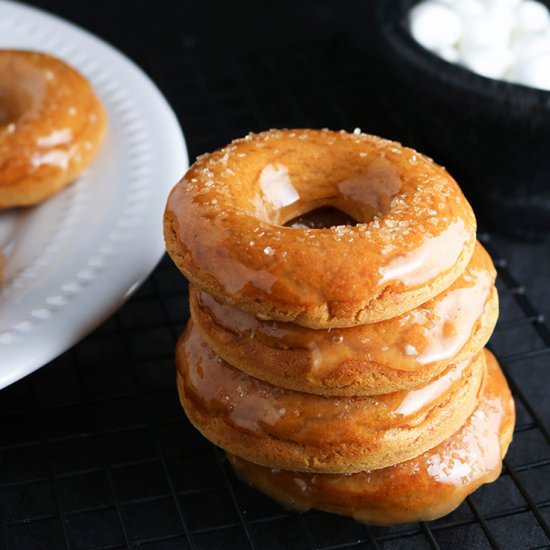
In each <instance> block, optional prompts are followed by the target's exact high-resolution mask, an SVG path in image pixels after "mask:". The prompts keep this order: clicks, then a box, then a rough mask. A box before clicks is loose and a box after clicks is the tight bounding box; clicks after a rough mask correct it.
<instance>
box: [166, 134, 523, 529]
mask: <svg viewBox="0 0 550 550" xmlns="http://www.w3.org/2000/svg"><path fill="white" fill-rule="evenodd" d="M322 207H332V208H335V209H338V210H339V211H341V212H343V213H345V214H346V215H347V216H348V217H349V218H352V219H353V220H354V221H355V222H356V223H355V224H354V225H353V224H352V225H334V226H330V227H307V226H305V225H303V224H300V223H292V220H296V218H298V217H299V216H302V215H304V214H307V213H309V212H312V211H315V210H316V209H319V208H322ZM164 223H165V239H166V245H167V249H168V252H169V254H170V255H171V257H172V258H173V260H174V262H175V263H176V265H177V266H178V267H179V268H180V270H181V271H182V272H183V273H184V274H185V276H186V277H187V278H188V279H189V281H190V282H191V287H190V306H191V316H192V321H191V322H190V323H189V325H188V328H187V330H186V331H185V333H184V334H183V335H182V338H181V339H180V342H179V343H178V347H177V350H176V361H177V366H178V385H179V390H180V397H181V400H182V404H183V406H184V408H185V410H186V413H187V415H188V416H189V418H190V420H191V421H192V422H193V423H194V424H195V426H196V427H197V428H198V429H199V430H201V431H202V433H203V434H204V435H205V436H206V437H207V438H209V439H210V440H211V441H213V442H214V443H216V444H217V445H219V446H221V447H223V448H224V449H226V450H227V451H228V452H230V453H232V455H235V456H232V457H231V460H232V462H233V464H234V465H235V467H236V468H237V469H238V470H239V471H241V473H242V474H243V475H244V476H245V477H247V478H249V479H251V480H252V481H253V482H254V483H256V485H258V486H259V487H260V488H262V489H263V490H264V491H266V492H268V493H269V494H272V495H273V496H275V498H278V499H279V500H284V496H282V495H281V492H280V491H279V492H278V491H276V490H272V488H273V487H274V486H276V483H272V481H273V479H274V478H273V474H272V473H270V472H271V471H270V470H269V468H274V469H276V470H277V471H281V470H283V471H287V470H288V471H290V472H291V474H289V476H290V479H294V478H293V477H292V476H293V475H298V474H297V472H304V473H307V472H309V473H311V474H323V475H327V476H328V475H340V474H345V475H350V474H356V475H360V472H365V471H378V472H384V471H386V470H387V469H388V468H393V467H395V465H396V464H398V465H402V464H406V463H407V461H411V460H413V459H416V458H417V457H419V456H421V455H423V453H427V452H428V451H430V450H433V449H435V448H438V446H441V445H447V446H449V445H450V446H452V445H459V443H457V441H458V439H456V437H458V436H453V434H458V433H459V432H460V430H462V431H463V432H464V430H466V432H468V430H469V429H470V428H468V426H470V425H472V426H473V425H474V424H472V421H471V420H469V418H470V417H471V415H474V416H475V415H476V414H477V415H478V416H479V415H484V414H486V412H484V411H481V409H480V408H479V407H480V403H481V401H482V400H483V399H482V398H483V395H484V392H493V394H495V395H496V394H498V395H497V397H495V399H497V400H499V403H500V404H501V405H500V406H499V407H500V408H499V410H500V411H501V413H500V415H497V417H498V419H499V420H498V422H497V421H495V422H494V423H493V424H492V425H491V426H490V427H489V428H487V427H485V428H483V429H484V430H487V429H489V430H492V432H493V433H494V435H495V437H496V441H497V443H498V442H499V445H500V447H499V449H500V451H498V452H497V455H498V460H497V461H496V462H494V463H491V465H490V466H487V467H486V468H485V466H484V467H483V468H482V467H479V468H478V469H477V470H476V471H478V472H480V473H479V475H476V476H473V479H472V480H469V481H468V482H467V483H466V482H465V487H466V488H465V489H464V488H463V491H462V492H461V493H460V498H458V497H457V493H456V492H455V493H453V498H454V500H453V499H451V498H450V497H448V496H446V497H441V499H442V501H443V500H444V502H442V503H440V506H438V507H436V506H433V504H430V505H429V507H430V510H432V511H433V510H435V509H437V510H439V512H440V513H445V511H449V509H450V507H451V502H452V507H454V506H456V505H457V504H458V502H460V499H462V498H464V496H465V495H466V494H467V493H468V492H470V491H471V490H473V489H475V487H477V486H478V485H479V484H480V483H481V482H484V481H487V480H489V479H493V478H494V477H495V475H498V472H499V471H500V460H501V456H502V455H503V453H504V452H505V449H506V448H507V446H508V443H509V441H510V438H511V428H510V427H511V426H512V425H513V405H511V403H512V402H511V398H510V396H509V392H508V389H507V387H506V384H505V382H503V383H497V382H495V380H497V379H498V377H499V376H501V375H499V374H498V373H497V374H495V372H497V371H498V366H497V365H496V363H495V362H494V360H493V359H491V358H489V359H490V361H489V362H490V363H491V365H492V366H491V368H490V369H489V371H488V370H487V359H488V357H489V356H488V355H487V354H485V353H484V352H483V351H482V350H483V347H484V345H485V344H486V342H487V340H488V339H489V337H490V335H491V333H492V331H493V328H494V325H495V322H496V319H497V316H498V298H497V294H496V290H495V287H494V281H495V275H496V273H495V269H494V267H493V264H492V262H491V260H490V258H489V256H488V255H487V253H486V252H485V250H484V249H483V248H482V246H481V245H480V244H479V243H477V242H476V236H475V233H476V221H475V217H474V215H473V212H472V210H471V207H470V205H469V204H468V202H467V200H466V199H465V198H464V196H463V194H462V192H461V191H460V189H459V187H458V185H457V184H456V182H455V181H454V180H453V178H452V177H451V176H450V175H449V174H448V173H447V172H446V171H445V170H444V169H443V168H441V167H440V166H438V165H437V164H435V163H434V162H433V161H432V160H430V159H428V158H427V157H425V156H423V155H421V154H419V153H417V152H416V151H414V150H412V149H408V148H405V147H402V146H401V145H399V144H397V143H395V142H391V141H387V140H383V139H380V138H377V137H374V136H369V135H365V134H361V133H359V132H354V133H352V134H349V133H346V132H331V131H328V130H271V131H268V132H263V133H260V134H256V135H254V134H251V135H249V136H247V137H246V138H243V139H240V140H236V141H234V142H233V143H231V144H230V145H228V146H227V147H225V148H224V149H221V150H220V151H217V152H214V153H212V154H208V155H204V156H202V157H200V158H199V159H198V160H197V162H196V163H195V164H194V165H193V166H192V167H191V168H190V170H189V171H188V172H187V174H186V175H185V176H184V178H183V179H182V180H181V181H180V183H179V184H178V185H176V187H175V188H174V190H173V191H172V193H171V195H170V198H169V200H168V204H167V208H166V212H165V220H164ZM488 372H489V374H488ZM498 372H499V371H498ZM495 377H496V378H495ZM499 380H500V379H499ZM495 385H497V386H498V388H499V390H498V391H496V390H494V387H495ZM495 392H496V393H495ZM507 392H508V393H507ZM493 394H490V393H488V394H487V395H493ZM474 416H472V418H473V417H474ZM468 422H470V424H468ZM472 429H474V428H472ZM480 429H481V428H479V430H480ZM468 433H469V432H468ZM476 433H477V432H476ZM452 437H455V439H456V440H455V439H452ZM464 441H465V440H464ZM464 445H465V443H464V444H463V446H464ZM472 456H473V455H472ZM468 460H469V461H470V462H472V461H475V458H471V460H470V459H468ZM428 462H429V460H428V459H427V458H426V459H425V460H424V462H423V464H424V465H425V464H427V463H428ZM478 462H479V460H478ZM476 464H477V463H476ZM254 465H255V466H254ZM468 466H473V464H470V463H469V464H468ZM478 466H479V464H478ZM262 468H264V469H265V470H262ZM424 469H425V468H424ZM411 470H412V467H411ZM470 470H471V468H470ZM474 470H475V468H474ZM401 471H404V470H403V469H402V470H401ZM472 471H473V470H472ZM481 472H482V473H481ZM482 474H483V475H482ZM426 475H427V474H426ZM352 477H353V476H352ZM278 479H280V478H278ZM323 479H329V478H323ZM369 479H370V478H369ZM407 479H409V480H410V479H412V478H411V477H410V476H409V477H407ZM309 483H310V482H309V481H307V480H304V479H302V484H303V486H304V487H305V486H308V484H309ZM334 483H336V485H337V486H339V487H340V484H341V482H340V481H330V484H331V485H333V484H334ZM411 483H412V482H411ZM415 483H418V482H415ZM327 484H328V482H327ZM348 485H349V483H348ZM424 485H426V484H424ZM359 486H361V487H362V489H361V491H362V495H363V496H365V494H366V492H365V491H366V489H365V482H364V479H362V481H361V482H360V483H359V482H358V484H357V487H359ZM413 488H415V490H416V489H418V490H420V488H419V487H418V486H416V487H413ZM328 493H329V494H330V491H328ZM286 494H287V497H288V499H287V500H289V501H292V502H294V503H296V502H298V501H299V499H298V498H297V497H296V496H292V495H291V494H289V491H287V493H286ZM326 494H327V491H325V492H324V497H326ZM324 497H323V498H321V497H320V496H319V495H318V494H317V495H316V497H315V498H313V499H312V500H311V501H308V503H304V502H302V504H301V507H303V508H304V507H310V506H313V507H319V508H322V509H327V510H332V511H337V512H339V513H348V514H349V515H354V516H356V517H360V518H362V519H364V520H365V521H371V520H373V521H376V522H381V520H380V514H379V515H378V516H377V515H376V514H374V515H373V514H372V513H371V512H372V509H371V508H372V507H370V508H369V510H368V512H365V509H362V511H361V513H359V512H357V510H356V508H357V507H355V508H353V507H352V506H351V505H349V506H347V507H346V505H338V506H337V505H336V504H334V502H333V500H334V499H333V498H332V497H329V498H328V499H327V498H324ZM390 501H391V499H390ZM390 501H388V500H387V499H386V503H387V504H388V507H390V506H389V503H390ZM327 502H328V504H327ZM331 502H332V503H333V504H334V505H330V503H331ZM391 503H393V504H392V506H393V505H395V506H398V505H399V504H398V503H396V502H394V501H391ZM340 504H341V503H340ZM369 506H370V505H369ZM395 506H393V507H394V508H395ZM426 506H428V505H427V504H420V501H418V503H417V506H416V507H415V506H410V507H409V511H408V512H407V511H405V512H403V514H401V515H399V514H397V513H396V515H395V517H396V518H397V521H405V520H413V519H419V518H420V519H422V518H425V519H428V518H430V517H432V516H433V514H432V515H430V512H429V510H427V509H426ZM363 508H364V507H363ZM354 510H355V511H354ZM409 512H410V513H409ZM439 512H438V513H439ZM391 521H392V520H391V519H388V522H391Z"/></svg>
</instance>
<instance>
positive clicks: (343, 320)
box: [164, 130, 476, 328]
mask: <svg viewBox="0 0 550 550" xmlns="http://www.w3.org/2000/svg"><path fill="white" fill-rule="evenodd" d="M323 206H330V207H334V208H337V209H339V210H341V211H343V212H344V213H346V214H348V215H349V216H351V217H352V218H353V219H355V220H357V221H358V222H359V223H358V224H357V225H355V226H351V225H349V226H346V225H338V226H334V227H328V228H320V229H311V228H303V227H287V226H285V223H287V222H289V221H290V220H292V219H294V218H296V217H297V216H300V215H302V214H304V213H307V212H311V211H312V210H315V209H317V208H320V207H323ZM475 232H476V221H475V218H474V215H473V212H472V210H471V207H470V205H469V204H468V202H467V201H466V199H465V198H464V196H463V194H462V192H461V191H460V189H459V187H458V185H457V184H456V182H455V181H454V179H453V178H452V177H451V176H450V175H449V174H448V173H447V172H446V171H445V170H444V169H443V168H441V167H440V166H438V165H437V164H435V163H434V162H433V161H431V160H430V159H428V158H427V157H425V156H423V155H421V154H419V153H417V152H416V151H413V150H412V149H408V148H406V147H402V146H401V145H400V144H398V143H395V142H392V141H387V140H383V139H380V138H378V137H374V136H370V135H366V134H361V133H353V134H349V133H346V132H344V131H341V132H331V131H328V130H271V131H268V132H263V133H260V134H250V135H248V136H247V137H245V138H243V139H239V140H236V141H234V142H233V143H232V144H230V145H228V146H227V147H225V148H223V149H221V150H219V151H216V152H214V153H211V154H206V155H203V156H202V157H200V158H199V159H198V160H197V161H196V162H195V164H194V165H193V166H192V167H191V168H190V169H189V171H188V172H187V173H186V174H185V176H184V177H183V178H182V180H181V181H180V182H179V183H178V184H177V185H176V186H175V187H174V189H173V190H172V192H171V194H170V197H169V199H168V203H167V207H166V211H165V217H164V233H165V240H166V247H167V250H168V252H169V254H170V256H171V257H172V259H173V260H174V262H175V263H176V265H177V266H178V268H179V269H180V270H181V271H182V272H183V273H184V274H185V276H186V277H187V278H188V279H189V280H190V281H191V283H192V284H193V285H195V286H197V287H198V288H200V289H201V290H204V291H205V292H208V293H209V294H211V295H212V296H214V297H216V298H217V299H218V300H220V301H222V302H227V303H230V304H234V305H237V306H238V307H239V308H240V309H244V310H246V311H249V312H251V313H254V314H256V315H260V316H263V317H264V318H269V319H276V320H279V321H291V322H294V323H297V324H299V325H303V326H307V327H311V328H329V327H350V326H356V325H359V324H364V323H371V322H378V321H382V320H384V319H389V318H391V317H395V316H397V315H400V314H402V313H404V312H405V311H408V310H410V309H412V308H414V307H416V306H418V305H419V304H421V303H424V302H426V301H427V300H429V299H431V298H432V297H434V296H435V295H436V294H438V293H440V292H441V291H443V290H444V289H445V288H447V287H448V286H449V285H451V284H452V283H453V282H454V280H455V279H456V278H457V277H458V276H459V275H460V274H461V273H462V271H464V269H465V267H466V265H467V264H468V262H469V260H470V258H471V256H472V253H473V250H474V246H475Z"/></svg>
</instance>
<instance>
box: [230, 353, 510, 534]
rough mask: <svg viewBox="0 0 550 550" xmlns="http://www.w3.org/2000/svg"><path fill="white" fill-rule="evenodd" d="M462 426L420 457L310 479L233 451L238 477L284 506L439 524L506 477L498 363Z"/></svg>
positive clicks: (506, 408) (506, 396)
mask: <svg viewBox="0 0 550 550" xmlns="http://www.w3.org/2000/svg"><path fill="white" fill-rule="evenodd" d="M485 355H486V361H487V372H486V379H485V381H484V386H483V390H482V391H481V394H480V396H479V399H478V401H477V405H476V408H475V410H474V412H473V413H472V414H471V415H470V417H469V418H468V420H467V421H466V423H465V424H464V426H462V428H461V429H460V430H459V431H458V432H456V433H454V434H453V435H451V436H450V437H449V438H447V439H446V440H444V441H443V442H442V443H440V444H439V445H437V446H436V447H434V448H433V449H430V450H429V451H426V452H424V453H423V454H421V455H420V456H418V457H416V458H413V459H411V460H407V461H405V462H402V463H400V464H395V465H394V466H390V467H387V468H382V469H380V470H372V471H365V472H359V473H356V474H351V475H349V474H347V475H346V474H311V473H302V472H292V471H288V470H279V469H274V468H266V467H264V466H259V465H257V464H254V463H252V462H248V461H246V460H243V459H242V458H239V457H237V456H235V455H232V454H230V453H227V456H228V458H229V461H230V462H231V464H232V465H233V467H234V469H235V470H236V472H237V474H238V475H239V476H240V477H241V478H242V479H244V480H245V481H247V482H249V483H251V484H252V485H253V486H255V487H256V488H258V489H260V490H261V491H263V492H264V493H267V494H268V495H270V496H271V497H273V498H274V499H276V500H278V501H279V502H281V503H282V504H284V505H286V506H289V507H291V508H295V509H298V510H302V511H305V510H308V509H310V508H316V509H319V510H325V511H327V512H333V513H336V514H342V515H346V516H351V517H353V518H355V519H357V520H358V521H362V522H365V523H371V524H376V525H390V524H394V523H408V522H414V521H428V520H433V519H437V518H439V517H441V516H443V515H445V514H448V513H449V512H451V511H453V510H454V509H455V508H456V507H457V506H459V505H460V504H461V503H462V501H463V500H464V499H465V498H466V497H467V496H468V495H469V494H470V493H472V492H473V491H475V490H476V489H477V488H478V487H479V486H480V485H482V484H484V483H490V482H491V481H494V480H495V479H496V478H497V477H498V476H499V474H500V471H501V465H502V458H503V457H504V455H505V454H506V451H507V449H508V445H509V444H510V441H511V440H512V432H513V429H514V417H515V414H514V402H513V400H512V396H511V394H510V390H509V389H508V385H507V384H506V380H505V379H504V377H503V375H502V372H501V370H500V367H499V366H498V364H497V362H496V360H495V358H494V357H493V356H492V355H491V354H490V353H489V352H487V351H486V352H485Z"/></svg>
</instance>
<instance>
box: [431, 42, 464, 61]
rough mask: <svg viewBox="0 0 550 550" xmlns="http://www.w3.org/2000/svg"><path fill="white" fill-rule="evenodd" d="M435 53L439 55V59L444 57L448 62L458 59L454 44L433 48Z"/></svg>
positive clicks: (458, 55)
mask: <svg viewBox="0 0 550 550" xmlns="http://www.w3.org/2000/svg"><path fill="white" fill-rule="evenodd" d="M435 53H436V54H437V55H438V56H439V57H441V59H444V60H445V61H448V62H449V63H458V62H459V61H460V54H459V53H458V50H457V49H456V48H455V47H454V46H445V47H443V48H438V49H437V50H435Z"/></svg>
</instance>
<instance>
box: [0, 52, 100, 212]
mask: <svg viewBox="0 0 550 550" xmlns="http://www.w3.org/2000/svg"><path fill="white" fill-rule="evenodd" d="M106 123H107V118H106V114H105V110H104V109H103V107H102V105H101V103H100V101H99V100H98V98H97V97H96V95H95V93H94V91H93V90H92V88H91V86H90V84H89V82H88V81H87V80H86V79H85V78H84V77H83V76H82V75H81V74H80V73H78V72H77V71H76V70H75V69H73V68H72V67H70V66H69V65H67V64H66V63H64V62H63V61H61V60H59V59H56V58H55V57H52V56H51V55H47V54H44V53H38V52H31V51H22V50H0V208H8V207H14V206H29V205H33V204H37V203H39V202H41V201H43V200H44V199H46V198H48V197H49V196H51V195H53V194H54V193H56V192H57V191H59V190H60V189H61V188H63V187H64V186H66V185H67V184H68V183H70V182H71V181H73V180H74V179H75V177H76V176H77V175H78V174H79V173H80V172H81V171H82V170H83V169H84V168H86V167H87V166H88V164H90V162H91V161H92V159H93V158H94V157H95V155H96V153H97V150H98V148H99V146H100V144H101V142H102V140H103V137H104V135H105V130H106Z"/></svg>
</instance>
